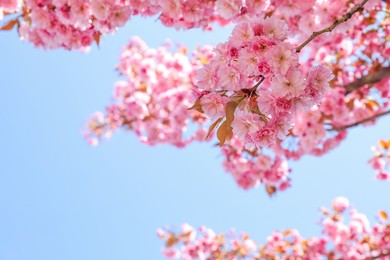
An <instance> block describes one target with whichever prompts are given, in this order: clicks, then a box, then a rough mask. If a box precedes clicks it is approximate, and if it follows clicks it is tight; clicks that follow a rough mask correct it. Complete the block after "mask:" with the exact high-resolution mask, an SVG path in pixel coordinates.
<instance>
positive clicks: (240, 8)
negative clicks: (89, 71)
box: [0, 0, 390, 259]
mask: <svg viewBox="0 0 390 260" xmlns="http://www.w3.org/2000/svg"><path fill="white" fill-rule="evenodd" d="M136 15H142V16H157V19H158V20H160V21H161V23H162V24H164V25H165V26H167V27H174V28H175V29H183V30H189V29H192V28H201V29H203V30H212V28H213V26H215V24H219V25H222V26H224V25H228V24H233V25H234V27H233V30H232V32H231V35H230V37H229V38H228V40H227V41H225V42H222V43H220V44H218V45H217V46H215V47H212V46H201V47H199V48H197V49H196V50H193V51H189V50H188V49H187V48H186V47H185V46H183V45H176V46H175V45H174V44H172V43H168V42H167V43H165V44H164V45H162V46H161V47H159V48H156V49H153V48H150V47H149V46H148V45H147V44H146V43H145V42H144V41H142V40H141V39H140V38H137V37H134V38H132V39H131V40H130V43H129V44H128V45H127V46H125V48H124V49H123V52H122V54H121V55H120V61H119V65H118V66H117V69H118V71H119V73H120V74H121V76H122V79H121V80H120V81H118V82H117V83H116V84H115V87H114V98H115V100H116V102H114V103H113V104H111V105H109V106H107V108H106V111H105V113H101V112H96V113H95V114H93V115H92V116H91V117H90V119H89V120H88V122H87V124H86V129H85V131H84V132H83V134H84V136H85V137H86V139H87V140H88V142H90V143H91V144H93V145H96V144H97V143H98V142H99V141H100V140H101V139H102V138H106V137H110V136H111V133H112V132H113V131H114V130H116V129H118V128H123V129H126V130H128V131H131V132H133V133H135V134H136V136H137V137H138V138H139V139H140V141H141V142H143V143H145V144H148V145H158V144H171V145H174V146H176V147H179V148H182V147H185V146H187V145H189V144H190V143H192V142H193V141H198V142H203V141H211V142H213V140H215V139H214V137H216V142H217V145H218V146H219V147H220V149H221V154H222V155H223V157H224V159H223V163H222V165H223V168H224V169H225V170H226V172H228V173H229V174H230V175H231V176H232V177H233V178H234V180H235V181H236V182H237V184H238V186H239V187H241V188H243V189H251V188H254V187H258V186H262V187H264V188H265V190H266V191H267V193H268V194H269V195H270V196H271V195H273V194H274V193H276V192H278V191H283V190H285V189H287V188H289V187H290V186H291V181H292V180H291V178H290V172H291V169H290V168H289V166H288V161H289V160H299V159H300V158H301V157H302V156H304V155H314V156H322V155H324V154H326V153H328V152H329V151H331V150H332V149H333V148H336V147H337V146H338V145H339V144H340V143H341V142H342V141H343V140H344V139H345V138H346V137H347V134H348V131H349V130H350V129H351V128H353V127H355V126H358V125H364V126H368V125H373V124H375V122H376V120H377V119H379V118H380V117H382V116H385V115H387V114H389V113H390V110H389V108H388V106H389V97H390V96H389V87H390V80H389V77H390V59H389V58H390V43H389V35H390V3H389V1H381V0H364V1H355V0H348V1H347V0H343V1H332V0H309V1H292V0H291V1H290V0H260V1H255V0H253V1H251V0H245V1H242V0H235V1H226V0H215V1H192V0H191V1H189V0H187V1H184V0H169V1H164V0H158V1H139V0H134V1H133V0H130V1H119V0H117V1H108V0H96V1H95V0H91V1H79V0H31V1H20V0H18V1H0V19H3V20H4V24H3V26H2V27H1V30H12V29H13V28H15V27H16V28H17V30H18V33H19V35H20V38H21V39H23V40H26V41H28V42H30V43H32V44H33V45H34V46H36V47H39V48H45V49H54V48H64V49H67V50H84V51H85V50H88V49H89V47H90V46H91V45H92V44H94V43H96V44H99V42H100V38H101V37H102V36H103V35H105V34H108V33H114V32H115V31H116V30H117V29H118V28H119V27H121V26H123V25H124V24H125V23H126V22H127V21H128V20H129V19H131V17H132V16H136ZM389 147H390V144H389V141H384V140H381V141H380V142H379V145H378V146H377V147H376V148H375V149H374V151H375V154H374V156H373V158H372V159H370V161H369V163H370V164H371V165H372V167H373V168H374V170H375V171H376V172H377V175H376V177H377V178H378V179H380V180H390V174H389V173H388V171H387V169H386V166H387V163H388V162H389V156H388V150H389ZM340 201H341V202H340ZM343 203H344V204H345V205H344V204H343ZM335 204H343V205H344V206H340V207H341V208H342V209H340V207H338V206H334V207H333V208H334V210H335V213H329V212H328V211H324V220H323V222H322V224H323V226H324V234H325V236H326V237H320V238H314V239H308V240H304V239H303V238H301V237H300V236H299V234H298V233H297V232H296V231H286V232H285V233H275V234H274V235H273V236H272V238H270V239H269V241H271V242H269V243H268V242H267V244H266V245H264V246H262V247H261V250H260V251H258V250H257V248H258V246H257V245H256V244H255V243H254V242H253V241H251V240H249V238H248V236H243V237H234V236H233V237H232V240H231V242H229V243H231V245H230V246H229V247H227V248H226V247H225V246H226V245H227V243H226V242H224V239H223V237H221V236H220V235H215V234H214V233H213V232H212V231H210V230H208V229H205V228H203V229H202V230H201V233H202V236H201V238H199V239H196V238H195V237H194V236H195V233H194V231H193V229H192V228H191V227H190V226H188V225H186V226H184V227H183V230H182V231H181V233H180V232H179V233H178V234H175V233H173V232H171V231H159V236H160V237H161V238H163V239H165V240H166V241H167V242H166V246H167V248H166V249H165V250H164V253H165V255H166V256H167V257H171V258H174V257H177V256H178V255H179V254H180V255H181V257H183V259H198V258H199V259H240V258H244V257H252V259H261V258H267V259H296V258H297V257H301V258H304V259H313V258H320V257H323V256H327V257H328V258H329V259H338V258H341V259H365V258H370V257H371V258H384V257H386V256H387V255H388V251H389V250H390V246H389V244H388V241H389V239H390V238H389V234H388V233H389V230H388V229H389V226H388V224H387V222H386V221H387V215H386V213H384V212H383V211H382V212H381V214H380V216H381V218H380V221H379V222H378V224H377V225H376V226H375V228H374V229H373V230H370V229H369V228H368V224H366V221H365V220H362V219H364V217H363V215H361V213H357V212H356V211H355V210H354V209H351V210H350V224H349V225H347V224H343V222H340V220H341V214H342V213H343V212H344V211H345V209H346V208H348V207H349V206H348V205H347V204H348V203H347V202H346V199H337V200H336V201H335V202H334V205H335ZM351 223H352V224H351ZM356 223H359V224H356ZM362 223H363V224H362ZM357 225H360V226H359V227H357ZM205 241H206V242H205ZM272 241H274V242H272ZM275 241H276V242H275ZM328 241H329V242H331V243H332V247H333V248H334V249H332V250H328V247H329V246H328V245H327V243H328ZM180 243H182V244H183V247H182V248H181V249H178V250H176V249H173V246H176V245H178V244H180ZM275 243H276V244H277V245H275ZM278 243H279V244H278ZM205 244H207V246H206V245H205ZM345 244H351V245H353V246H351V247H348V248H344V247H343V245H345ZM200 245H201V246H200ZM255 251H256V252H255ZM362 257H363V258H362Z"/></svg>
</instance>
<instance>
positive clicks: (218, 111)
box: [200, 92, 229, 119]
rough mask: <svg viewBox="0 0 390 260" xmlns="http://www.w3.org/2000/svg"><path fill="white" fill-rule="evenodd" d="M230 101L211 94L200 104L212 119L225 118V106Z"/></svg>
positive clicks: (203, 98) (202, 99)
mask: <svg viewBox="0 0 390 260" xmlns="http://www.w3.org/2000/svg"><path fill="white" fill-rule="evenodd" d="M228 101H229V99H228V98H227V97H222V96H221V95H220V94H217V93H214V92H211V93H209V94H207V95H204V96H203V97H202V98H201V99H200V104H201V105H202V109H203V111H204V112H205V114H206V115H207V116H209V117H211V118H212V119H217V118H219V117H223V116H225V106H226V103H227V102H228Z"/></svg>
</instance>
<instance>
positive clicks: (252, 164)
mask: <svg viewBox="0 0 390 260" xmlns="http://www.w3.org/2000/svg"><path fill="white" fill-rule="evenodd" d="M221 151H222V154H223V155H224V160H223V162H222V165H223V167H224V169H225V171H226V172H228V173H229V174H231V175H232V177H233V178H234V180H235V181H236V182H237V184H238V185H239V186H240V187H241V188H243V189H250V188H253V187H256V186H258V185H259V184H264V185H265V188H266V191H267V193H268V194H269V195H272V194H273V193H274V192H276V191H283V190H285V189H287V188H288V187H290V178H289V173H290V169H289V167H288V164H287V161H285V160H283V158H282V157H280V155H277V154H276V155H274V156H271V155H267V154H264V153H257V152H256V151H251V150H247V149H245V148H244V144H243V143H242V142H241V141H240V140H239V139H238V138H233V139H232V140H230V141H229V142H228V143H226V144H225V145H224V146H222V148H221Z"/></svg>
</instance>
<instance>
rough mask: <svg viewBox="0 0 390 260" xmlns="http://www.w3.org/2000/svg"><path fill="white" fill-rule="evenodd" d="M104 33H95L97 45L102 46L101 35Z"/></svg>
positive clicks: (94, 37)
mask: <svg viewBox="0 0 390 260" xmlns="http://www.w3.org/2000/svg"><path fill="white" fill-rule="evenodd" d="M101 35H102V34H101V33H99V32H98V33H95V34H94V35H93V39H94V40H95V42H96V45H97V46H98V47H100V36H101Z"/></svg>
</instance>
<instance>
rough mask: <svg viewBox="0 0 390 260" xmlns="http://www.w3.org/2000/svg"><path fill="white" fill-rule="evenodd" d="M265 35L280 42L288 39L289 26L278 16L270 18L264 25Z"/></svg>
mask: <svg viewBox="0 0 390 260" xmlns="http://www.w3.org/2000/svg"><path fill="white" fill-rule="evenodd" d="M263 28H264V33H265V34H268V35H270V36H272V37H274V38H275V39H277V40H279V41H283V40H285V39H286V38H287V24H286V23H285V22H284V21H283V20H280V19H279V18H277V17H276V16H271V17H268V18H267V19H265V20H264V23H263Z"/></svg>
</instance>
